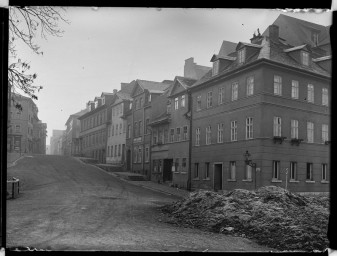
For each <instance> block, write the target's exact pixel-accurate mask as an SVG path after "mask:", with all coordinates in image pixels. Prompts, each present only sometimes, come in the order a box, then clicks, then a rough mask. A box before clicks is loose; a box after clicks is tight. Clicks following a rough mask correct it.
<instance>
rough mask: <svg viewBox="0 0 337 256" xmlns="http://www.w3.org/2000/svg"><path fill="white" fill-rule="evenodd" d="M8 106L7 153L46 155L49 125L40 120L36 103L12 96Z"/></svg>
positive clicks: (28, 99)
mask: <svg viewBox="0 0 337 256" xmlns="http://www.w3.org/2000/svg"><path fill="white" fill-rule="evenodd" d="M8 104H9V105H8V130H7V131H8V133H7V134H8V135H7V152H8V153H14V152H15V153H20V154H23V153H26V154H46V138H47V124H46V123H43V122H42V121H41V120H40V119H39V118H38V108H37V106H36V104H35V103H34V101H33V100H32V99H31V98H30V97H26V96H23V95H19V94H10V96H9V101H8ZM17 105H19V106H21V108H18V107H17Z"/></svg>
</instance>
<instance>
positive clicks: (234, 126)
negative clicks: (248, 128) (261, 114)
mask: <svg viewBox="0 0 337 256" xmlns="http://www.w3.org/2000/svg"><path fill="white" fill-rule="evenodd" d="M237 140H238V122H237V120H233V121H231V141H237Z"/></svg>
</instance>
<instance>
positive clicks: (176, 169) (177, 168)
mask: <svg viewBox="0 0 337 256" xmlns="http://www.w3.org/2000/svg"><path fill="white" fill-rule="evenodd" d="M174 171H175V172H179V158H176V159H175V162H174Z"/></svg>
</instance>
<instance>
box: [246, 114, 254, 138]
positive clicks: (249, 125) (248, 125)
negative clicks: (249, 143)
mask: <svg viewBox="0 0 337 256" xmlns="http://www.w3.org/2000/svg"><path fill="white" fill-rule="evenodd" d="M251 139H253V118H252V117H247V118H246V140H251Z"/></svg>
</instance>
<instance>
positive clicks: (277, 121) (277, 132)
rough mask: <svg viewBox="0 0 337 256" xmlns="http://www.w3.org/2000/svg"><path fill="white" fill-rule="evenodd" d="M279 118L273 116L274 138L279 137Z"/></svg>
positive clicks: (280, 125)
mask: <svg viewBox="0 0 337 256" xmlns="http://www.w3.org/2000/svg"><path fill="white" fill-rule="evenodd" d="M281 127H282V124H281V117H277V116H274V136H277V137H281Z"/></svg>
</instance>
